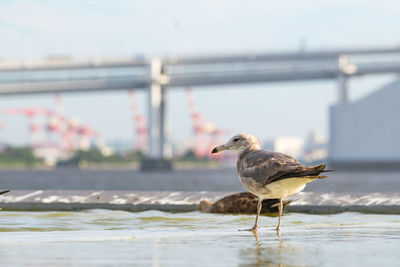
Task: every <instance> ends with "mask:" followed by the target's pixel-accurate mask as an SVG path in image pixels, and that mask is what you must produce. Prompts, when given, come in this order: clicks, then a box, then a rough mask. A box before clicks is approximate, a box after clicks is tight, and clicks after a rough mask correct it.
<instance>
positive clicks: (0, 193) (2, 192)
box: [0, 190, 10, 195]
mask: <svg viewBox="0 0 400 267" xmlns="http://www.w3.org/2000/svg"><path fill="white" fill-rule="evenodd" d="M8 192H10V190H5V191H1V192H0V195H2V194H5V193H8Z"/></svg>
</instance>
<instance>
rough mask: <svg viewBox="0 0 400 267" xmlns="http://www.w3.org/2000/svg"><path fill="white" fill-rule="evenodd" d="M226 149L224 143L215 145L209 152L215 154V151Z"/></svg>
mask: <svg viewBox="0 0 400 267" xmlns="http://www.w3.org/2000/svg"><path fill="white" fill-rule="evenodd" d="M227 149H228V148H227V147H226V146H225V145H222V146H217V147H214V149H213V150H212V151H211V154H215V153H218V152H221V151H224V150H227Z"/></svg>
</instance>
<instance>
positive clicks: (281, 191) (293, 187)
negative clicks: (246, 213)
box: [240, 176, 318, 199]
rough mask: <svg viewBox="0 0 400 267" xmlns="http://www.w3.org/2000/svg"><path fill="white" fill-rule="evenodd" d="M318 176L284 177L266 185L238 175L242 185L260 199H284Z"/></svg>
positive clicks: (299, 190)
mask: <svg viewBox="0 0 400 267" xmlns="http://www.w3.org/2000/svg"><path fill="white" fill-rule="evenodd" d="M316 179H318V178H316V177H312V176H308V177H307V176H306V177H295V178H285V179H282V180H279V181H276V182H272V183H270V184H267V185H263V184H260V183H257V182H256V181H255V180H254V179H253V178H251V177H240V180H241V182H242V184H243V185H244V187H246V189H247V190H249V191H250V192H251V193H253V194H254V195H256V196H258V197H259V198H262V199H267V198H280V199H284V198H287V197H289V196H291V195H294V194H297V193H299V192H301V191H302V190H303V189H304V188H305V187H306V185H307V184H308V183H309V182H312V181H314V180H316Z"/></svg>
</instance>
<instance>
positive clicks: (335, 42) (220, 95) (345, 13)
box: [0, 0, 400, 143]
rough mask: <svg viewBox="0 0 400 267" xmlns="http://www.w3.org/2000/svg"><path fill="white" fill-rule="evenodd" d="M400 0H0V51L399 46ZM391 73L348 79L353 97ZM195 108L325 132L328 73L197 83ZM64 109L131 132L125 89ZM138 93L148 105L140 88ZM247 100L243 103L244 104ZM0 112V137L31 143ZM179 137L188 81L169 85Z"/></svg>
mask: <svg viewBox="0 0 400 267" xmlns="http://www.w3.org/2000/svg"><path fill="white" fill-rule="evenodd" d="M399 14H400V2H399V1H368V0H358V1H350V0H346V1H341V0H340V1H320V0H310V1H299V0H297V1H296V0H294V1H265V0H264V1H234V0H230V1H227V0H225V1H223V0H221V1H217V0H199V1H178V0H171V1H168V0H164V1H161V0H159V1H122V0H114V1H101V0H100V1H99V0H92V1H90V0H80V1H78V0H76V1H58V0H52V1H50V0H49V1H40V0H36V1H28V0H25V1H24V0H21V1H18V0H16V1H7V0H5V1H4V0H3V1H1V2H0V59H35V58H42V57H46V56H48V55H71V56H72V57H76V58H88V57H93V56H100V57H112V56H118V57H124V56H132V55H167V54H207V53H234V52H238V53H242V52H248V51H250V52H255V51H269V52H275V51H277V52H281V51H295V50H298V49H300V47H301V46H303V47H305V48H306V49H307V50H309V51H312V50H315V49H335V48H355V47H374V46H379V47H385V46H389V47H393V46H399V45H400V34H399V29H400V16H399ZM390 79H393V77H391V76H383V77H382V76H381V77H380V76H374V77H363V78H357V79H353V80H351V83H350V88H351V90H350V96H351V99H356V98H358V97H361V96H363V95H365V94H367V93H369V92H370V91H371V90H373V89H375V88H377V87H379V86H381V85H383V84H384V83H385V82H387V81H389V80H390ZM194 89H195V91H194V94H195V98H196V101H197V107H198V109H199V111H200V112H201V113H202V114H203V115H204V116H205V117H206V118H207V119H208V120H209V121H211V122H213V123H215V124H216V125H217V126H218V127H220V128H224V129H230V131H231V132H232V134H233V133H236V132H251V133H254V134H256V135H258V136H260V137H261V138H262V139H268V138H272V137H274V136H278V135H286V136H304V135H306V134H307V133H308V132H310V131H319V132H322V133H324V134H327V133H328V120H327V119H328V111H329V106H330V105H332V104H333V103H335V101H336V84H335V83H334V82H333V81H332V82H313V83H276V84H275V83H272V84H262V85H256V86H254V85H243V86H240V87H233V86H229V87H209V88H204V87H201V88H194ZM62 97H63V99H64V103H65V110H66V113H67V115H68V116H71V117H80V118H81V119H82V121H84V122H86V123H89V124H91V125H93V127H94V128H95V129H97V130H98V131H99V132H100V133H101V134H102V135H103V136H104V137H105V138H106V139H107V140H109V141H112V140H117V139H121V140H131V139H132V138H133V136H134V135H133V127H134V125H133V122H132V120H131V113H130V110H129V102H128V98H127V93H126V92H124V91H118V92H103V93H81V94H63V95H62ZM138 100H139V103H140V105H141V109H142V110H143V112H144V111H145V105H146V101H145V95H144V92H142V93H139V95H138ZM10 106H18V107H23V106H46V107H53V106H54V98H53V96H52V95H34V96H12V97H11V96H7V97H1V98H0V108H4V107H10ZM243 107H246V108H245V109H243ZM0 116H1V117H0V121H3V122H4V123H5V128H4V129H2V130H0V142H1V141H2V140H3V141H5V142H12V143H24V142H27V140H28V138H27V133H26V132H27V131H26V124H25V122H24V119H23V118H20V117H16V116H13V117H4V116H3V115H0ZM168 122H169V127H168V128H169V131H170V134H171V138H172V139H173V140H185V139H188V138H189V137H190V135H191V123H190V120H189V113H188V109H187V106H186V98H185V93H184V91H183V90H179V89H174V90H171V91H170V92H169V94H168Z"/></svg>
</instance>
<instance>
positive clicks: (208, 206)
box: [199, 192, 290, 215]
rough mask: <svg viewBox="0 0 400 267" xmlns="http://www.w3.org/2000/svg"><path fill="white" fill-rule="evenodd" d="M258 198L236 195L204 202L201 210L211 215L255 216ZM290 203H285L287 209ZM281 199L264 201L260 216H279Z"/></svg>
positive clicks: (249, 194)
mask: <svg viewBox="0 0 400 267" xmlns="http://www.w3.org/2000/svg"><path fill="white" fill-rule="evenodd" d="M257 202H258V198H257V197H256V196H255V195H253V194H252V193H249V192H242V193H236V194H232V195H228V196H226V197H223V198H221V199H219V200H217V201H216V202H214V203H212V202H211V201H209V200H202V201H201V202H200V205H199V210H200V211H204V212H210V213H232V214H255V213H256V212H257ZM289 203H290V201H286V202H284V203H283V207H286V206H287V205H288V204H289ZM278 206H279V199H264V200H263V201H262V209H261V212H260V214H268V215H277V214H278V213H279V207H278Z"/></svg>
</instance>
